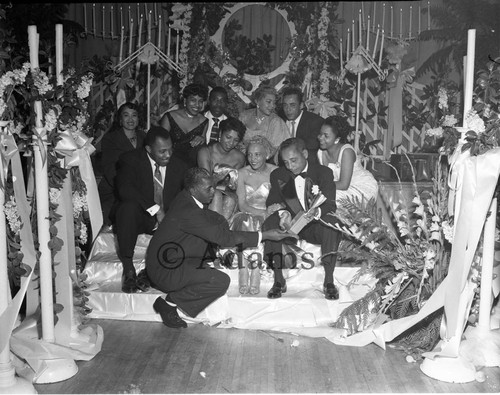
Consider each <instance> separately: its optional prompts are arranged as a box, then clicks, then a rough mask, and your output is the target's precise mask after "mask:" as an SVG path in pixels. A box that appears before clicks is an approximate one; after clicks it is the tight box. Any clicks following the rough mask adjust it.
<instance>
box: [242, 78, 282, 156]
mask: <svg viewBox="0 0 500 395" xmlns="http://www.w3.org/2000/svg"><path fill="white" fill-rule="evenodd" d="M276 96H277V92H276V90H275V89H274V88H273V87H270V86H259V87H258V88H257V89H256V90H255V92H254V94H253V102H254V104H255V105H256V107H255V108H250V109H248V110H245V111H243V112H242V113H241V114H240V121H241V122H243V124H244V125H245V126H246V127H247V133H246V137H245V138H246V139H247V140H248V139H251V138H252V137H254V136H256V135H261V136H264V137H265V138H267V140H269V142H270V143H271V146H272V148H273V151H272V153H271V158H274V162H275V163H277V160H276V159H277V157H276V156H275V153H277V150H278V147H279V146H280V144H281V143H282V142H283V141H284V140H286V139H287V138H289V137H291V136H290V131H289V129H288V127H287V126H286V123H285V121H283V119H281V118H280V117H279V116H278V115H277V114H276V113H275V112H274V109H275V105H276Z"/></svg>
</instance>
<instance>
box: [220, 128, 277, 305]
mask: <svg viewBox="0 0 500 395" xmlns="http://www.w3.org/2000/svg"><path fill="white" fill-rule="evenodd" d="M246 144H247V145H246V153H247V160H248V163H249V164H248V165H247V166H245V167H243V168H242V169H239V170H238V186H237V188H236V194H237V195H238V209H239V211H240V212H238V213H236V214H235V215H234V216H233V217H232V219H231V221H230V227H231V229H232V230H245V231H253V232H255V231H259V230H260V229H261V227H262V224H263V222H264V220H265V219H266V218H267V216H268V215H269V214H270V213H272V212H273V210H277V209H278V207H270V208H269V209H266V200H267V196H268V195H269V189H270V188H271V183H270V181H269V180H270V175H271V172H272V171H273V170H274V169H276V167H277V166H275V165H273V164H271V163H267V160H268V159H269V158H270V157H271V152H272V149H273V148H272V146H271V144H270V142H269V141H268V140H267V139H266V138H265V137H263V136H259V135H257V136H254V137H253V138H251V139H250V140H248V141H247V142H246ZM262 253H263V248H262V245H261V246H259V247H255V248H248V249H246V250H244V251H243V254H242V256H243V262H238V267H239V276H238V279H239V281H238V285H239V291H240V293H241V294H246V293H250V294H252V295H255V294H258V293H259V292H260V267H259V266H260V264H261V263H262V259H261V257H262Z"/></svg>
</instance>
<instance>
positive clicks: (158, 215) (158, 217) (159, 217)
mask: <svg viewBox="0 0 500 395" xmlns="http://www.w3.org/2000/svg"><path fill="white" fill-rule="evenodd" d="M164 217H165V212H164V211H163V209H159V210H158V212H157V213H156V220H157V221H158V223H159V224H161V221H163V218H164Z"/></svg>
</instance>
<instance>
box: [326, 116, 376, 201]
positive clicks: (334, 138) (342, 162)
mask: <svg viewBox="0 0 500 395" xmlns="http://www.w3.org/2000/svg"><path fill="white" fill-rule="evenodd" d="M351 131H352V127H351V126H350V125H349V123H348V122H347V120H346V119H345V118H344V117H341V116H338V115H334V116H331V117H329V118H327V119H325V121H324V122H323V125H322V126H321V130H320V132H319V135H318V141H319V150H318V160H319V163H320V164H322V165H324V166H328V167H329V168H331V169H332V170H333V177H334V181H335V186H336V190H337V194H336V200H337V203H339V202H340V201H341V200H342V199H346V198H348V197H349V198H352V197H355V198H358V199H360V200H363V199H364V200H365V201H368V200H370V199H376V198H377V193H378V183H377V180H375V178H374V177H373V175H372V173H370V172H369V171H368V170H366V169H365V168H364V167H363V165H362V164H361V162H360V161H359V160H358V159H357V155H356V152H355V151H354V148H353V147H352V145H350V144H348V143H347V136H349V134H350V133H351Z"/></svg>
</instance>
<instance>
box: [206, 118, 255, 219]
mask: <svg viewBox="0 0 500 395" xmlns="http://www.w3.org/2000/svg"><path fill="white" fill-rule="evenodd" d="M245 130H246V128H245V125H243V124H242V123H241V122H240V121H238V120H237V119H236V118H228V119H225V120H223V121H221V123H220V137H219V141H215V142H212V143H210V145H208V146H204V147H201V148H200V150H199V151H198V167H202V168H204V169H207V170H208V171H209V172H210V174H212V175H213V176H214V180H215V181H216V182H217V189H216V191H215V195H214V198H213V199H212V203H210V206H209V208H210V209H211V210H213V211H216V212H218V213H219V214H222V215H223V216H224V217H225V218H226V219H227V220H229V218H231V216H232V214H233V213H234V210H235V208H236V202H237V199H236V195H235V192H234V191H235V190H236V180H237V175H238V172H237V170H238V169H241V168H242V167H243V166H244V165H245V155H244V154H243V153H242V152H241V151H240V150H238V148H237V146H238V144H239V143H240V142H241V141H243V138H244V136H245Z"/></svg>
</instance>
